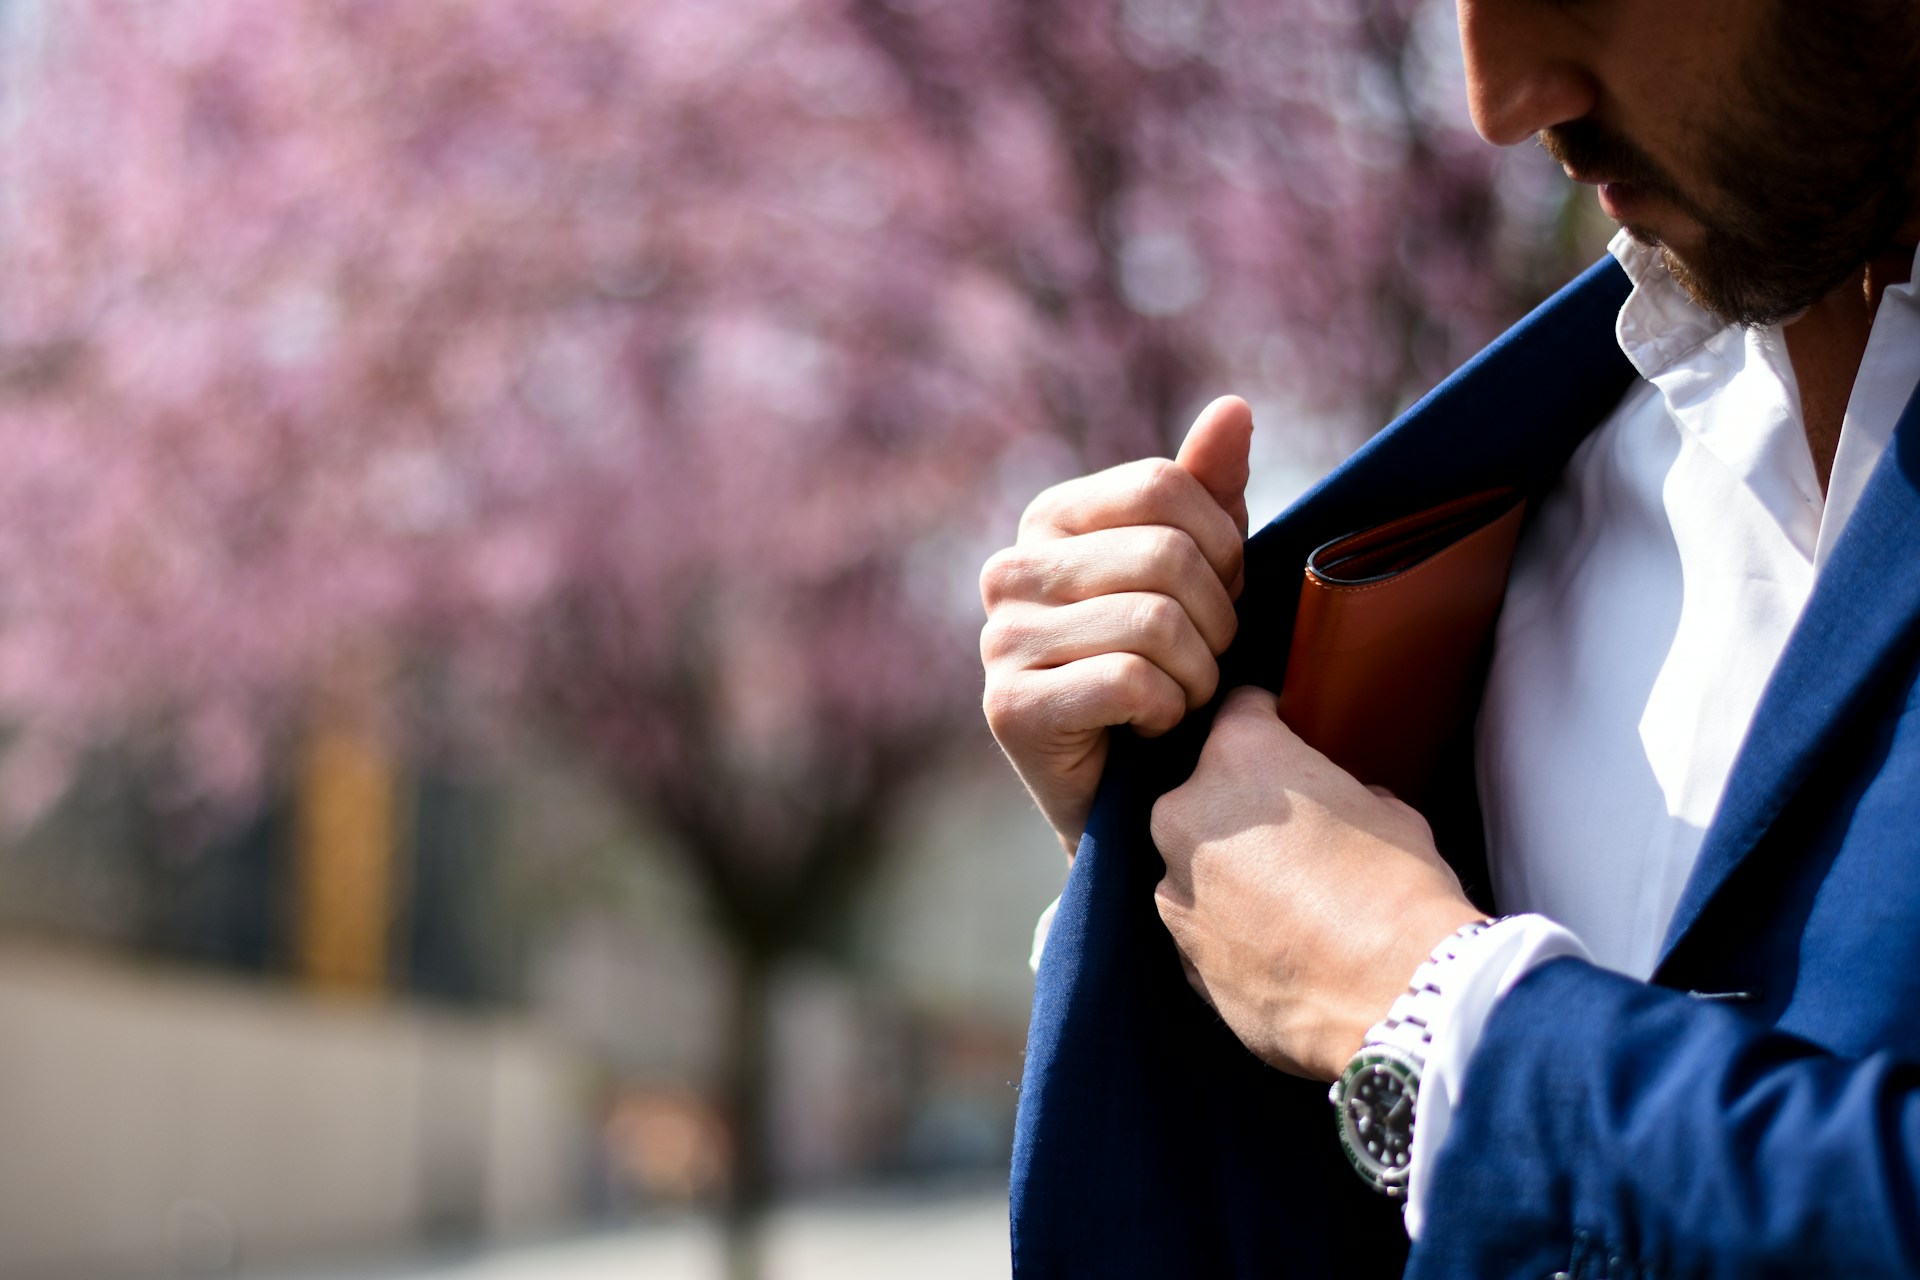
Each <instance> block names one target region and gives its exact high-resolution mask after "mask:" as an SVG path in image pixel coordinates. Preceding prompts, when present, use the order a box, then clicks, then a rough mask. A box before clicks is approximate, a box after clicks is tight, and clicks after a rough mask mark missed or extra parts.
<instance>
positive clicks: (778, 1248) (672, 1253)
mask: <svg viewBox="0 0 1920 1280" xmlns="http://www.w3.org/2000/svg"><path fill="white" fill-rule="evenodd" d="M1009 1272H1010V1266H1009V1263H1008V1257H1007V1196H1006V1192H1004V1191H998V1192H966V1193H953V1192H948V1193H944V1194H937V1195H929V1194H905V1193H901V1194H885V1195H882V1194H868V1195H863V1196H860V1197H858V1198H855V1197H847V1198H845V1199H835V1200H830V1201H820V1202H817V1203H809V1204H804V1205H798V1206H793V1207H789V1208H785V1209H781V1210H778V1211H776V1212H775V1213H774V1215H773V1217H772V1219H771V1220H770V1222H769V1224H768V1241H767V1280H901V1278H902V1277H907V1276H911V1277H913V1280H1004V1277H1006V1276H1007V1275H1008V1274H1009ZM720 1276H721V1267H720V1247H719V1241H718V1239H717V1237H716V1236H715V1234H714V1232H713V1229H712V1228H711V1226H710V1225H709V1224H707V1223H705V1222H701V1221H694V1220H681V1221H674V1222H665V1223H659V1224H653V1225H648V1226H643V1227H637V1228H633V1229H630V1230H623V1231H617V1232H603V1233H598V1234H594V1235H587V1236H580V1237H577V1238H574V1239H567V1240H557V1241H551V1242H548V1243H545V1244H540V1245H523V1246H514V1247H507V1248H502V1249H498V1250H490V1251H485V1252H482V1253H479V1254H475V1255H469V1256H467V1257H463V1258H460V1259H457V1260H440V1261H430V1262H421V1263H419V1264H416V1265H413V1266H408V1267H398V1268H388V1269H366V1270H354V1271H334V1272H319V1271H314V1272H300V1273H298V1274H295V1275H290V1276H286V1277H284V1280H719V1278H720Z"/></svg>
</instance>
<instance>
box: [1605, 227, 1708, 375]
mask: <svg viewBox="0 0 1920 1280" xmlns="http://www.w3.org/2000/svg"><path fill="white" fill-rule="evenodd" d="M1607 252H1608V253H1610V254H1612V255H1613V259H1614V261H1615V262H1618V263H1619V264H1620V266H1621V269H1622V270H1624V271H1625V272H1626V273H1627V278H1628V279H1629V280H1631V281H1633V292H1632V293H1631V294H1629V295H1628V296H1627V300H1626V302H1625V303H1624V304H1623V305H1622V306H1621V308H1620V318H1619V320H1618V321H1617V322H1616V323H1615V325H1614V337H1615V339H1616V340H1617V341H1618V342H1619V343H1620V350H1621V352H1622V354H1624V355H1625V356H1626V357H1627V359H1628V360H1629V361H1630V362H1631V363H1632V364H1633V367H1634V368H1635V369H1638V370H1639V371H1640V376H1641V377H1643V378H1646V379H1648V380H1649V381H1651V380H1652V379H1653V378H1655V377H1656V376H1658V375H1659V374H1660V373H1661V372H1663V371H1664V370H1666V369H1668V368H1670V367H1672V366H1673V365H1674V364H1675V363H1677V362H1678V361H1680V360H1682V359H1683V358H1685V357H1686V356H1687V354H1688V353H1690V352H1692V351H1694V350H1695V349H1697V348H1698V347H1699V346H1700V345H1701V344H1702V343H1704V342H1706V341H1707V340H1708V339H1710V338H1712V337H1713V336H1714V335H1716V334H1718V333H1720V332H1721V331H1722V330H1724V329H1725V328H1726V327H1727V322H1726V321H1724V320H1722V319H1721V318H1720V317H1719V316H1716V315H1714V314H1713V313H1712V312H1711V311H1708V310H1706V309H1705V308H1704V307H1701V306H1700V305H1699V304H1698V303H1696V302H1695V301H1694V300H1693V299H1692V298H1689V297H1688V296H1687V291H1686V290H1685V289H1682V288H1681V287H1680V282H1679V281H1678V280H1675V279H1674V278H1673V272H1671V271H1669V270H1668V269H1667V263H1666V259H1665V258H1663V257H1662V256H1661V254H1660V251H1659V250H1658V249H1651V248H1648V247H1647V246H1646V245H1643V244H1641V243H1640V242H1639V241H1638V240H1635V239H1634V238H1633V237H1632V236H1630V235H1628V234H1627V233H1626V231H1625V230H1621V231H1618V232H1616V233H1615V234H1614V237H1613V240H1612V242H1611V243H1609V244H1608V245H1607Z"/></svg>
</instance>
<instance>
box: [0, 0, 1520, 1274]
mask: <svg viewBox="0 0 1920 1280" xmlns="http://www.w3.org/2000/svg"><path fill="white" fill-rule="evenodd" d="M1430 8H1431V6H1426V5H1422V4H1419V3H1417V2H1416V0H1347V2H1346V3H1339V2H1334V3H1329V2H1327V0H1313V2H1309V0H731V3H729V4H726V5H714V4H711V3H708V2H707V0H648V3H645V4H631V3H627V2H626V0H494V2H493V3H489V4H484V5H479V4H470V3H461V2H459V0H279V2H278V3H274V4H271V5H264V4H257V3H250V2H249V0H193V2H192V3H179V2H175V3H167V2H165V0H68V2H66V3H62V4H60V5H58V6H52V5H45V6H42V7H41V9H40V13H41V20H40V21H38V22H36V23H33V24H29V25H27V26H26V27H24V28H22V30H21V31H19V32H16V34H15V35H14V37H13V45H12V48H11V49H10V57H9V64H8V65H9V68H10V70H9V77H8V78H9V81H10V84H9V88H8V96H7V120H6V125H5V127H6V130H7V136H6V146H5V153H4V156H0V169H3V170H4V173H3V175H0V182H3V183H4V187H0V189H3V190H4V191H5V196H4V200H3V201H0V281H3V282H4V287H5V298H6V305H5V306H4V307H0V412H3V413H4V422H5V430H6V433H7V439H8V446H9V447H8V449H7V455H6V456H7V463H6V465H5V466H4V467H0V709H4V713H5V714H6V715H7V716H8V717H9V719H10V721H11V723H12V724H13V725H15V726H16V727H17V729H18V733H17V735H16V737H15V739H14V743H13V747H12V750H11V755H10V756H9V758H8V760H7V762H6V765H5V769H4V772H3V773H0V794H4V795H5V796H6V797H8V798H10V799H11V800H12V802H13V803H14V804H15V805H16V807H18V806H28V807H30V806H31V805H32V804H33V803H35V802H36V801H37V800H41V799H44V797H45V796H46V794H48V793H49V791H50V790H51V789H53V788H54V787H57V785H58V784H59V782H60V781H61V779H63V778H64V777H65V776H66V774H67V772H68V771H69V768H70V765H71V762H72V761H73V760H74V759H75V758H76V757H77V756H78V754H79V753H81V752H83V751H84V750H86V749H87V748H88V747H89V746H90V745H92V744H94V743H96V742H99V741H102V740H108V739H125V738H127V737H129V736H133V737H147V738H154V739H158V740H164V741H165V742H166V743H167V744H169V750H170V751H171V753H172V756H173V758H174V759H176V760H177V761H178V763H179V766H180V768H181V770H182V776H183V778H184V779H186V782H187V785H189V786H190V787H191V789H192V791H193V792H194V794H197V795H201V796H204V797H208V798H210V799H212V800H215V801H220V802H232V803H241V802H244V801H246V800H247V799H248V798H249V797H251V796H253V795H255V794H257V793H258V791H259V789H260V788H261V787H262V786H263V785H265V784H266V782H267V781H268V780H270V778H271V777H272V775H273V773H274V770H275V768H276V767H277V762H279V761H283V760H284V759H285V758H286V753H287V749H288V744H289V743H290V742H291V741H292V740H293V738H294V737H295V736H296V735H297V734H298V733H299V732H300V731H301V728H302V726H303V725H306V724H308V723H310V722H311V720H312V718H313V717H314V716H315V715H316V714H318V712H317V709H318V708H325V707H327V706H330V705H334V704H336V703H337V702H338V701H339V700H340V699H342V698H346V699H349V700H353V699H359V701H360V702H361V703H366V702H367V701H368V700H367V698H366V696H365V695H366V692H367V690H368V689H369V688H372V689H374V690H375V691H376V692H377V695H378V696H377V697H375V698H373V699H372V700H371V705H374V706H376V707H377V708H379V709H381V710H382V711H383V713H385V714H386V717H387V719H386V723H385V728H386V731H387V732H389V733H390V734H391V735H392V737H393V740H394V741H395V742H396V743H399V744H402V745H407V744H411V745H412V746H413V747H414V748H416V749H424V744H427V743H431V742H434V741H436V740H440V739H443V738H444V737H445V736H446V735H447V734H448V733H449V732H451V731H452V728H450V726H452V727H458V728H460V729H462V730H471V729H473V728H474V727H475V726H480V727H481V728H482V729H485V727H486V726H488V725H496V726H497V725H501V724H510V723H520V724H526V725H531V726H533V727H534V728H535V729H536V730H537V731H538V732H541V733H543V734H545V735H547V736H549V737H550V738H551V739H552V740H554V741H555V742H557V743H559V744H561V745H562V746H564V747H565V748H566V749H567V750H569V751H571V752H572V753H574V755H575V756H576V757H577V758H578V759H580V760H581V761H583V762H584V763H585V764H587V765H588V766H589V767H591V768H592V769H594V770H595V771H597V772H598V773H599V775H600V776H601V777H602V778H603V779H605V780H606V782H607V783H608V784H609V785H610V787H611V788H612V789H613V791H614V792H615V793H616V794H618V795H619V796H620V797H622V798H623V799H624V800H625V801H626V802H627V803H628V804H630V805H631V806H632V808H633V809H634V811H635V812H636V813H640V814H644V815H646V817H647V818H648V819H649V820H651V821H653V822H655V823H658V824H660V825H661V826H662V827H664V829H665V830H667V831H668V832H670V833H671V834H672V836H673V837H674V840H675V848H676V851H677V853H678V855H679V856H680V857H681V858H682V859H683V861H684V864H685V866H686V867H687V868H688V869H689V871H690V872H691V873H692V875H693V877H694V879H695V882H696V883H697V884H698V885H699V886H700V888H701V889H702V891H703V894H704V897H705V900H706V902H707V904H708V907H709V909H710V913H711V916H712V921H713V924H714V927H715V930H716V933H717V936H719V937H720V938H721V939H723V940H724V942H725V944H726V947H727V950H728V953H729V954H730V955H731V956H732V958H733V965H734V980H733V989H734V1004H733V1010H732V1013H731V1014H730V1028H731V1031H730V1043H731V1045H732V1047H733V1052H732V1055H731V1059H730V1061H731V1065H730V1067H729V1069H728V1072H727V1077H728V1078H727V1082H726V1093H727V1097H728V1100H729V1104H730V1107H731V1112H732V1115H733V1118H734V1121H735V1127H736V1133H737V1135H738V1141H739V1152H738V1159H737V1161H736V1165H735V1169H736V1176H735V1179H734V1187H733V1194H734V1205H733V1220H734V1221H735V1223H736V1224H746V1223H749V1222H750V1221H751V1219H752V1217H753V1215H754V1214H755V1213H756V1212H757V1210H758V1208H759V1206H760V1205H761V1204H762V1203H763V1201H764V1199H765V1196H766V1194H767V1191H768V1187H767V1178H766V1172H765V1171H766V1159H765V1155H766V1153H765V1150H764V1116H763V1111H764V1102H763V1099H764V1097H765V1076H766V1071H767V1062H766V1032H765V1027H766V1002H767V984H768V981H769V979H770V976H771V975H772V973H773V972H774V969H775V967H776V966H777V965H778V963H779V962H780V961H781V960H782V959H783V958H784V957H786V956H789V955H791V954H792V953H793V952H794V951H795V950H796V949H798V948H801V947H804V946H807V945H809V944H810V943H811V942H812V941H814V940H816V939H817V936H818V934H819V932H820V929H821V927H822V923H823V921H826V920H828V919H830V918H831V916H832V915H833V913H834V912H835V911H836V910H837V909H839V908H840V907H842V906H843V905H844V904H845V903H846V901H848V899H849V896H850V895H851V894H852V893H853V892H854V891H855V890H856V889H857V888H858V886H859V885H860V883H861V882H862V880H863V878H864V876H865V874H866V872H867V870H868V869H869V868H870V867H871V866H872V864H873V863H874V861H875V860H876V859H877V857H878V856H879V854H880V851H881V849H882V839H881V832H882V830H883V829H884V827H885V825H886V823H887V821H888V820H889V818H890V817H891V816H892V815H893V814H894V813H895V811H896V809H897V807H898V805H899V803H900V799H901V797H902V796H903V794H904V793H905V789H906V787H907V784H908V783H910V782H911V781H913V780H914V779H916V778H917V777H919V776H920V775H921V774H922V773H923V772H924V771H925V770H926V769H927V768H929V767H930V766H931V765H932V764H933V763H934V762H935V761H937V760H938V758H939V756H940V753H941V751H942V749H943V747H944V745H945V744H947V743H948V742H950V741H951V740H953V738H954V736H955V734H956V733H962V734H967V735H977V734H978V733H979V730H978V729H977V727H976V721H977V711H976V708H975V703H976V698H977V679H976V677H975V675H974V674H973V658H972V653H971V648H972V641H971V632H972V623H971V620H970V619H968V618H966V617H964V616H962V614H961V611H960V610H958V609H956V607H955V604H954V601H955V599H956V596H957V595H958V594H960V593H961V592H963V591H964V589H965V588H964V586H962V587H960V588H958V589H956V586H955V584H956V582H961V583H964V582H966V581H968V580H970V577H971V571H972V568H971V559H972V557H973V555H974V553H975V551H977V549H978V548H979V547H980V546H981V545H982V538H983V537H985V536H988V535H987V534H986V532H985V531H987V530H989V529H991V530H992V531H993V535H992V536H995V537H997V536H999V535H1000V534H1003V533H1004V532H1005V528H1006V527H1010V522H1011V521H1010V510H1011V509H1017V504H1018V502H1022V501H1024V500H1025V498H1026V497H1027V496H1030V495H1029V494H1028V492H1026V490H1027V488H1028V487H1030V485H1031V483H1032V481H1033V479H1034V475H1035V472H1034V471H1033V465H1034V460H1035V459H1040V460H1041V465H1042V470H1043V471H1044V470H1046V469H1049V468H1050V469H1051V470H1052V471H1053V472H1055V473H1056V474H1064V473H1065V472H1066V471H1067V470H1069V469H1076V468H1081V467H1086V466H1097V465H1106V464H1108V463H1111V462H1114V461H1117V460H1120V459H1121V458H1124V457H1129V456H1137V455H1139V454H1142V453H1146V452H1152V451H1156V450H1159V449H1162V448H1164V447H1166V445H1167V444H1168V442H1169V441H1170V439H1171V438H1172V436H1173V434H1174V433H1176V432H1177V431H1178V429H1179V428H1180V426H1181V425H1182V420H1183V418H1184V417H1185V416H1186V415H1187V414H1188V413H1189V412H1190V411H1191V409H1192V408H1193V407H1194V405H1195V402H1196V401H1197V400H1198V399H1201V398H1204V395H1203V393H1204V392H1207V391H1210V390H1214V389H1224V382H1225V380H1227V379H1229V378H1232V379H1238V380H1240V381H1239V382H1238V383H1237V385H1240V386H1246V385H1248V384H1249V382H1251V383H1255V384H1258V385H1261V386H1267V387H1278V388H1284V390H1285V391H1286V394H1287V395H1288V397H1289V400H1290V402H1291V403H1294V404H1298V405H1299V406H1301V408H1302V410H1303V412H1309V413H1312V412H1318V413H1325V414H1334V413H1342V414H1347V415H1350V416H1362V417H1372V418H1374V419H1376V420H1377V419H1378V418H1379V416H1380V415H1382V414H1383V413H1384V412H1386V411H1387V410H1389V409H1391V408H1392V407H1394V406H1395V405H1397V404H1398V403H1400V402H1402V401H1404V400H1405V399H1406V398H1407V397H1408V395H1409V394H1411V393H1412V392H1414V391H1417V390H1418V389H1420V388H1421V387H1423V386H1424V385H1426V384H1427V383H1429V382H1431V380H1433V379H1434V378H1435V377H1437V376H1438V375H1439V374H1440V373H1442V372H1444V371H1445V370H1446V369H1447V368H1448V367H1450V365H1451V364H1452V363H1454V362H1455V361H1457V360H1458V358H1459V357H1460V356H1462V355H1463V354H1465V353H1466V352H1467V351H1469V350H1470V349H1471V348H1472V347H1473V346H1474V345H1476V344H1477V343H1479V342H1480V341H1482V340H1483V339H1484V338H1485V337H1486V336H1488V334H1489V333H1491V332H1492V331H1493V330H1494V329H1495V328H1496V327H1497V326H1498V325H1499V324H1501V323H1502V322H1504V321H1506V320H1507V319H1510V318H1511V316H1512V315H1513V314H1514V313H1515V312H1516V310H1517V309H1518V308H1519V307H1520V306H1521V305H1522V304H1523V303H1524V302H1526V301H1529V300H1531V298H1532V296H1534V295H1535V294H1537V292H1538V287H1539V285H1540V283H1541V282H1542V281H1544V280H1546V279H1548V278H1550V277H1551V275H1552V273H1553V271H1554V270H1555V269H1556V268H1557V265H1558V264H1557V263H1556V262H1555V261H1554V260H1553V259H1554V254H1553V252H1552V251H1551V247H1549V251H1547V252H1544V253H1535V252H1522V251H1521V250H1520V248H1519V246H1524V245H1526V244H1528V243H1530V240H1529V237H1530V235H1531V233H1532V231H1533V230H1534V229H1535V225H1534V224H1536V223H1538V222H1539V221H1540V218H1541V216H1542V211H1543V210H1546V211H1547V212H1550V211H1551V208H1550V206H1551V199H1550V193H1549V197H1548V198H1547V199H1546V202H1545V203H1541V201H1540V200H1537V199H1535V198H1534V196H1533V195H1530V194H1529V193H1538V192H1540V191H1541V190H1542V188H1540V187H1539V186H1538V184H1537V183H1534V184H1532V185H1529V183H1528V182H1522V183H1520V184H1519V185H1518V186H1516V185H1514V184H1513V182H1512V181H1510V180H1508V181H1503V179H1502V176H1501V173H1500V171H1499V169H1498V167H1497V165H1496V160H1495V158H1494V157H1493V156H1492V155H1491V154H1490V153H1489V152H1488V151H1487V150H1486V149H1484V148H1482V147H1481V146H1480V145H1479V144H1478V143H1476V142H1474V141H1473V140H1472V139H1471V137H1470V135H1469V131H1468V130H1466V128H1465V127H1464V124H1463V122H1462V121H1461V120H1460V118H1459V114H1460V113H1459V108H1458V107H1457V105H1455V102H1454V99H1455V98H1456V97H1457V94H1456V93H1455V92H1454V89H1453V86H1452V85H1451V83H1450V81H1449V76H1448V71H1447V66H1448V58H1447V50H1446V46H1445V42H1444V33H1445V32H1446V30H1447V15H1446V14H1445V13H1444V12H1442V13H1440V14H1439V15H1438V17H1437V18H1436V17H1435V16H1434V15H1433V14H1432V13H1431V12H1429V10H1430ZM1509 177H1510V175H1509ZM1514 191H1519V192H1520V193H1521V195H1522V196H1523V197H1525V198H1524V199H1519V200H1516V199H1515V197H1513V195H1512V194H1511V193H1512V192H1514ZM1529 201H1531V203H1530V202H1529ZM1009 477H1011V480H1010V479H1009ZM1010 486H1011V487H1010ZM1010 502H1012V503H1014V507H1013V508H1011V509H1010V507H1009V503H1010ZM956 566H964V567H961V568H958V569H956ZM369 673H372V674H371V675H370V674H369ZM736 1237H737V1241H738V1246H737V1248H736V1250H735V1253H734V1262H733V1267H734V1271H733V1274H735V1275H736V1276H743V1277H744V1276H747V1275H751V1274H752V1273H753V1269H754V1262H753V1250H752V1244H751V1232H750V1231H747V1230H745V1229H744V1226H743V1230H742V1231H740V1232H738V1233H736Z"/></svg>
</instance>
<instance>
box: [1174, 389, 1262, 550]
mask: <svg viewBox="0 0 1920 1280" xmlns="http://www.w3.org/2000/svg"><path fill="white" fill-rule="evenodd" d="M1252 447H1253V410H1252V409H1251V408H1250V407H1249V406H1248V405H1247V402H1246V401H1245V400H1242V399H1241V398H1240V397H1239V396H1221V397H1220V398H1219V399H1218V400H1215V401H1214V402H1213V403H1212V404H1210V405H1208V406H1207V407H1206V408H1204V409H1202V410H1201V411H1200V416H1199V417H1198V418H1195V419H1194V421H1193V426H1192V427H1190V428H1189V429H1188V431H1187V438H1186V439H1185V440H1184V441H1182V442H1181V445H1180V452H1179V453H1178V454H1176V455H1175V456H1174V461H1175V462H1177V463H1179V464H1180V466H1181V467H1182V468H1184V469H1185V470H1186V472H1187V474H1189V475H1191V476H1192V477H1193V478H1194V479H1195V480H1198V481H1199V482H1200V486H1201V487H1202V488H1203V489H1205V490H1206V491H1207V493H1208V494H1209V495H1210V496H1211V497H1212V498H1213V500H1214V502H1215V503H1217V504H1218V505H1219V507H1220V509H1221V510H1223V511H1225V512H1226V513H1227V514H1228V515H1230V516H1232V517H1233V520H1234V523H1235V524H1236V525H1237V526H1238V527H1239V529H1240V536H1241V537H1243V538H1244V537H1245V536H1246V533H1247V478H1248V474H1249V473H1248V455H1249V453H1250V451H1251V449H1252Z"/></svg>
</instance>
